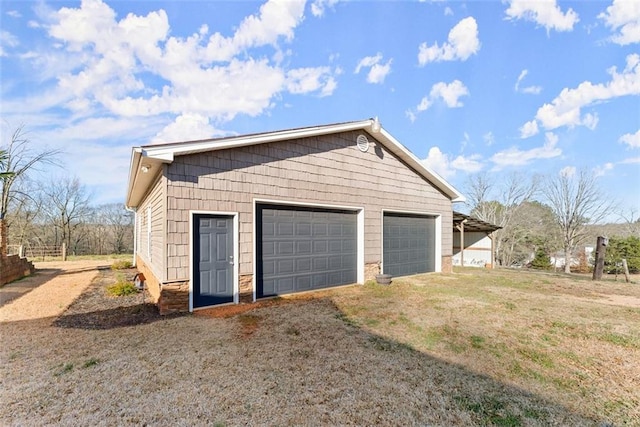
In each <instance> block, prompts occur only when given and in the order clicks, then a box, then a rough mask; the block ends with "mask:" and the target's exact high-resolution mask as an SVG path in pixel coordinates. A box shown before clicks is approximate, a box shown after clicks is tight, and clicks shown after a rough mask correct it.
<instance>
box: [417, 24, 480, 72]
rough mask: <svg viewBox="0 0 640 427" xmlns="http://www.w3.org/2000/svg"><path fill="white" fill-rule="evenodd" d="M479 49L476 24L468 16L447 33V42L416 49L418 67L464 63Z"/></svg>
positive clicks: (424, 44) (423, 44)
mask: <svg viewBox="0 0 640 427" xmlns="http://www.w3.org/2000/svg"><path fill="white" fill-rule="evenodd" d="M479 49H480V40H479V39H478V24H477V23H476V20H475V19H474V18H473V17H471V16H469V17H467V18H464V19H463V20H461V21H460V22H458V23H457V24H456V26H455V27H453V28H452V29H451V31H450V32H449V37H448V38H447V41H446V42H445V43H443V44H442V46H439V45H438V43H435V44H434V45H433V46H429V45H427V43H426V42H424V43H422V44H421V45H420V47H419V48H418V63H419V64H420V65H425V64H428V63H429V62H439V61H455V60H460V61H466V60H467V59H468V58H469V57H470V56H471V55H474V54H475V53H477V52H478V50H479Z"/></svg>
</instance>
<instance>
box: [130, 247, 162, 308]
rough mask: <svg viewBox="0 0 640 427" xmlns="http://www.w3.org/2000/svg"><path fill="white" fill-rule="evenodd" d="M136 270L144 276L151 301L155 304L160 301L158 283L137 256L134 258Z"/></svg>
mask: <svg viewBox="0 0 640 427" xmlns="http://www.w3.org/2000/svg"><path fill="white" fill-rule="evenodd" d="M136 269H137V270H138V271H139V272H140V273H142V274H144V279H145V286H146V288H147V291H148V292H149V294H150V295H151V300H152V301H153V302H154V303H156V304H157V303H158V300H160V281H159V280H158V279H157V278H156V276H155V275H154V274H153V272H152V271H151V269H150V268H149V267H148V266H147V264H145V262H144V261H143V260H142V259H140V257H139V256H136Z"/></svg>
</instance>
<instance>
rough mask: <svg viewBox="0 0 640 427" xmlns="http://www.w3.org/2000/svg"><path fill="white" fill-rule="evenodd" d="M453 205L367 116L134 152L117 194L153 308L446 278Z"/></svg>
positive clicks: (451, 195) (432, 177) (450, 193)
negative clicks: (386, 280)
mask: <svg viewBox="0 0 640 427" xmlns="http://www.w3.org/2000/svg"><path fill="white" fill-rule="evenodd" d="M460 200H462V196H461V195H460V193H459V192H458V191H457V190H456V189H455V188H453V187H452V186H451V185H449V184H448V183H447V182H446V181H444V180H443V179H442V178H441V177H439V176H438V175H437V174H435V173H433V172H432V171H430V170H429V169H428V168H426V167H425V166H424V164H423V163H422V162H421V161H420V160H419V159H418V158H417V157H416V156H415V155H413V154H412V153H411V152H409V151H408V150H407V149H406V148H405V147H404V146H403V145H402V144H400V142H398V141H397V140H396V139H395V138H393V136H391V135H390V134H389V133H388V132H387V131H386V130H384V129H383V128H381V127H380V124H379V122H378V121H377V120H373V119H369V120H363V121H358V122H348V123H339V124H333V125H325V126H316V127H309V128H301V129H290V130H283V131H276V132H268V133H263V134H255V135H246V136H234V137H229V138H218V139H210V140H203V141H188V142H177V143H168V144H157V145H147V146H142V147H134V148H133V151H132V157H131V167H130V175H129V185H128V192H127V206H128V207H129V208H131V209H133V210H135V212H136V221H135V226H136V228H135V249H136V253H135V259H136V264H137V267H138V269H139V270H140V271H142V272H143V273H144V275H145V277H146V279H147V287H148V289H149V292H150V293H151V294H152V296H153V298H154V299H155V301H156V302H157V303H158V306H159V308H160V311H161V313H170V312H174V311H191V310H197V309H199V308H203V307H210V306H215V305H220V304H237V303H239V302H252V301H256V300H258V299H261V298H269V297H273V296H277V295H285V294H290V293H296V292H307V291H313V290H317V289H324V288H328V287H334V286H343V285H351V284H356V283H360V284H361V283H364V282H365V281H366V280H369V279H372V278H373V277H374V276H375V275H376V274H379V273H387V274H391V275H393V276H404V275H410V274H416V273H425V272H441V271H443V272H448V271H450V270H451V263H452V260H451V256H452V253H451V248H452V243H453V242H452V229H453V225H452V202H453V201H460Z"/></svg>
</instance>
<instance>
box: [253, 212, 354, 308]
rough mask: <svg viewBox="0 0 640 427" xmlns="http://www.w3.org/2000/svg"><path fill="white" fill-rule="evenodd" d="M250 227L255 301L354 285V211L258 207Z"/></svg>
mask: <svg viewBox="0 0 640 427" xmlns="http://www.w3.org/2000/svg"><path fill="white" fill-rule="evenodd" d="M256 224H257V231H258V232H257V233H256V235H257V242H256V245H257V248H256V249H257V257H256V259H257V268H256V270H257V297H258V298H260V297H264V296H269V295H278V294H285V293H292V292H301V291H306V290H313V289H320V288H326V287H330V286H338V285H343V284H349V283H354V282H355V281H356V277H357V273H356V271H357V254H356V252H357V215H356V213H355V212H350V211H340V210H329V209H321V208H306V207H291V206H276V205H258V207H257V209H256ZM265 231H266V233H265Z"/></svg>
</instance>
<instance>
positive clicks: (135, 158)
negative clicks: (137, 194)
mask: <svg viewBox="0 0 640 427" xmlns="http://www.w3.org/2000/svg"><path fill="white" fill-rule="evenodd" d="M141 152H142V150H141V149H140V147H133V149H132V150H131V162H130V163H129V182H128V184H127V198H126V201H125V206H126V207H128V208H129V207H131V193H132V191H133V187H134V185H135V182H136V178H137V177H138V171H139V170H140V168H139V166H138V165H139V164H140V153H141Z"/></svg>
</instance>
